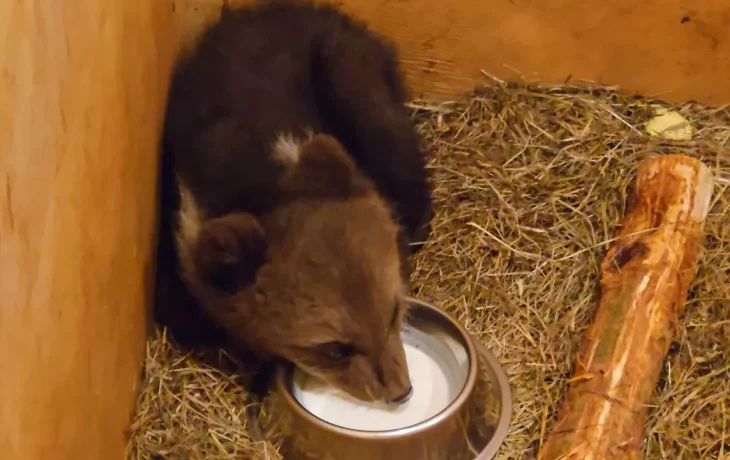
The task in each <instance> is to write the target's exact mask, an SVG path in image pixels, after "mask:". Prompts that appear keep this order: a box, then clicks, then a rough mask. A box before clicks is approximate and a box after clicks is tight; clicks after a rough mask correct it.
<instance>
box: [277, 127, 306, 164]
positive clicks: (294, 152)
mask: <svg viewBox="0 0 730 460" xmlns="http://www.w3.org/2000/svg"><path fill="white" fill-rule="evenodd" d="M312 137H314V132H313V131H312V130H310V129H307V130H305V137H304V139H298V138H296V137H294V135H292V134H291V133H281V134H279V135H278V136H277V138H276V140H275V141H274V143H273V146H272V155H273V157H274V159H275V160H276V161H278V162H279V163H282V164H284V165H295V164H297V163H298V162H299V157H300V156H301V145H302V143H304V142H306V141H308V140H309V139H311V138H312Z"/></svg>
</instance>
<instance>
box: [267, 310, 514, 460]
mask: <svg viewBox="0 0 730 460" xmlns="http://www.w3.org/2000/svg"><path fill="white" fill-rule="evenodd" d="M409 302H410V303H411V309H410V312H409V320H408V326H407V327H408V328H413V329H415V330H417V331H420V333H422V334H423V333H425V334H428V335H432V336H435V335H436V334H434V333H435V332H438V333H441V334H443V333H445V334H447V335H448V336H449V337H451V338H452V339H455V340H456V341H457V342H458V343H460V344H461V346H462V347H463V349H464V350H466V353H467V356H468V365H467V366H468V371H467V374H466V380H465V383H464V385H463V388H462V389H461V391H460V392H459V393H458V394H457V396H456V397H455V399H454V400H453V401H452V402H451V404H450V405H449V406H448V407H447V408H446V409H444V410H443V411H441V412H440V413H438V414H436V415H435V416H433V417H431V418H429V419H426V420H423V421H422V422H420V423H418V424H416V425H412V426H408V427H405V428H400V429H395V430H389V431H359V430H353V429H347V428H343V427H340V426H336V425H333V424H331V423H328V422H327V421H324V420H322V419H320V418H318V417H316V416H314V415H312V414H311V413H310V412H308V411H307V410H306V409H305V408H304V407H303V406H302V405H301V404H300V403H299V401H298V400H297V398H296V397H295V395H294V385H293V375H294V370H293V368H292V366H282V367H281V368H280V369H279V370H278V373H277V377H276V389H277V392H276V393H277V395H276V397H275V398H274V399H275V402H274V405H273V406H272V407H270V409H269V410H268V411H267V412H268V413H269V414H270V415H269V418H270V419H271V421H272V423H273V425H272V423H269V424H268V428H269V431H271V430H274V431H277V432H278V433H281V434H279V436H277V437H278V438H280V441H281V452H282V454H283V455H284V458H286V459H287V460H289V459H317V460H380V459H391V458H392V459H399V460H403V459H407V460H410V459H412V460H430V459H433V460H475V459H476V460H488V459H491V458H493V457H494V456H495V455H496V453H497V451H498V449H499V447H500V445H501V444H502V442H503V441H504V438H505V437H506V436H507V431H508V428H509V424H510V421H511V416H512V395H511V391H510V387H509V382H508V381H507V377H506V375H505V373H504V371H503V370H502V368H501V367H500V365H499V363H498V362H497V360H496V358H495V357H494V355H492V354H491V353H490V352H489V351H488V350H487V349H486V348H484V346H482V345H481V344H480V343H478V342H477V341H475V340H473V339H472V337H471V336H470V335H469V334H468V332H467V331H466V330H465V329H464V327H463V326H461V324H459V322H458V321H457V320H456V319H454V318H453V317H452V316H451V315H449V314H447V313H445V312H443V311H441V310H440V309H438V308H436V307H434V306H432V305H429V304H427V303H424V302H422V301H419V300H416V299H409ZM274 425H275V426H274Z"/></svg>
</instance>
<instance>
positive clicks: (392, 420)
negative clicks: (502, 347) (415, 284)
mask: <svg viewBox="0 0 730 460" xmlns="http://www.w3.org/2000/svg"><path fill="white" fill-rule="evenodd" d="M414 332H415V331H414ZM418 332H420V331H418ZM419 335H422V334H419ZM404 339H406V340H405V343H404V345H405V351H406V361H407V363H408V369H409V372H410V377H411V384H412V385H413V395H412V396H411V399H410V400H408V401H407V402H405V403H403V404H400V405H396V406H390V405H387V404H385V403H384V402H375V403H367V402H363V401H359V400H357V399H355V398H353V397H351V396H349V395H348V394H346V393H344V392H343V391H341V390H338V389H335V388H333V387H331V386H329V385H327V384H326V383H324V382H322V381H321V380H319V379H315V378H313V377H309V376H306V375H305V374H304V373H302V372H300V371H297V374H298V375H296V376H295V379H294V381H295V382H296V383H295V385H294V388H293V393H294V397H295V398H296V399H297V400H298V401H299V403H300V404H301V405H302V406H303V407H304V408H305V409H307V410H308V411H309V412H311V413H312V414H313V415H315V416H316V417H319V418H320V419H322V420H325V421H327V422H329V423H332V424H333V425H339V426H341V427H344V428H349V429H353V430H361V431H386V430H395V429H398V428H405V427H408V426H411V425H415V424H417V423H419V422H422V421H424V420H426V419H428V418H430V417H433V416H434V415H436V414H438V413H439V412H441V411H442V410H444V409H445V408H446V407H448V405H449V404H450V403H451V401H453V400H454V398H456V396H457V395H458V394H459V392H460V391H461V389H462V388H463V386H464V382H465V381H466V367H468V358H467V357H466V355H465V351H464V350H463V349H459V348H461V347H460V345H459V344H454V343H448V344H447V343H443V342H441V343H440V344H439V346H436V347H433V346H428V343H427V342H428V341H426V342H425V343H424V342H422V341H415V340H408V339H407V337H404ZM419 342H420V343H419ZM444 345H446V346H444ZM454 345H456V346H457V348H454Z"/></svg>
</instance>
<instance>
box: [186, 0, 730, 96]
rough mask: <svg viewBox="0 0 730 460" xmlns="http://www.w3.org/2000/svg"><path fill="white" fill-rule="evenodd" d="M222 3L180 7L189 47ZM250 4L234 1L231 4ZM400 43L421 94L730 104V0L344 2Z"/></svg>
mask: <svg viewBox="0 0 730 460" xmlns="http://www.w3.org/2000/svg"><path fill="white" fill-rule="evenodd" d="M221 1H222V0H177V4H178V7H179V8H178V12H179V14H180V16H181V19H182V24H183V30H184V34H185V35H184V36H185V42H186V43H190V42H191V41H192V40H193V37H194V36H195V35H196V34H198V33H199V32H200V30H201V26H203V25H204V24H205V23H206V22H208V21H210V20H214V19H215V17H216V16H217V14H218V10H219V6H220V4H221ZM240 3H250V1H249V0H244V1H241V0H231V4H240ZM335 3H336V4H339V5H340V6H342V8H343V9H344V10H346V11H348V12H351V13H353V14H354V15H356V16H357V17H359V18H361V19H363V20H365V21H366V22H367V23H368V24H369V25H370V26H371V27H373V28H374V29H375V30H377V31H379V32H381V33H383V34H384V35H385V36H387V37H388V38H390V39H392V40H393V41H394V42H395V43H396V44H397V45H398V47H399V49H400V50H401V55H402V61H403V64H404V70H405V73H406V75H407V79H408V82H409V84H410V86H411V88H412V90H413V93H414V95H415V96H419V97H429V98H436V99H443V98H453V97H456V96H459V95H461V94H462V93H465V92H469V91H471V90H472V89H473V88H474V86H475V85H477V84H482V83H485V82H486V81H487V79H485V78H484V76H483V74H482V73H481V70H485V71H487V72H489V73H490V74H492V75H495V76H498V77H500V78H505V79H513V80H514V79H524V80H525V81H530V82H543V83H562V82H565V81H566V80H568V79H570V80H572V81H577V80H591V81H595V82H599V83H603V84H608V85H619V86H621V87H622V88H623V89H624V90H625V91H626V92H629V93H636V92H638V93H642V94H644V95H648V96H656V97H660V98H662V99H666V100H670V101H686V100H696V101H699V102H701V103H705V104H709V105H722V104H727V103H730V34H728V33H727V30H728V28H729V27H730V2H727V1H726V0H697V1H695V2H686V1H683V0H646V1H642V2H636V1H634V0H614V1H611V2H606V1H602V0H543V1H535V0H489V1H472V0H449V1H444V0H340V1H336V2H335Z"/></svg>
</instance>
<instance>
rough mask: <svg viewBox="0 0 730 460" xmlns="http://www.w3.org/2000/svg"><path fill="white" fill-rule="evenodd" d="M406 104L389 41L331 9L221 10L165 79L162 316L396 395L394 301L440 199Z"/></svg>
mask: <svg viewBox="0 0 730 460" xmlns="http://www.w3.org/2000/svg"><path fill="white" fill-rule="evenodd" d="M405 98H406V95H405V92H404V88H403V84H402V81H401V77H400V75H399V72H398V68H397V64H396V57H395V55H394V51H393V50H392V49H391V48H390V47H389V46H388V45H386V44H385V43H384V42H383V41H382V40H381V39H380V38H378V37H376V36H375V35H374V34H373V33H372V32H370V31H368V30H367V29H366V27H365V26H364V25H362V24H361V23H358V22H356V21H354V20H352V19H350V18H349V17H347V16H345V15H343V14H342V13H340V12H338V11H337V10H336V9H334V8H332V7H327V6H313V5H310V4H307V3H292V2H281V1H275V2H268V3H265V4H259V5H256V6H252V7H246V8H242V9H236V10H228V9H226V10H224V12H223V14H222V17H221V20H220V21H219V22H218V23H217V24H215V25H213V26H212V27H211V28H210V29H209V30H208V31H207V32H206V33H205V34H204V36H203V37H202V39H201V41H200V42H199V44H198V45H197V47H196V49H195V50H194V51H193V52H192V53H191V54H190V55H189V56H186V57H185V58H184V59H183V60H182V62H181V63H180V64H179V66H178V68H177V69H176V72H175V75H174V78H173V82H172V86H171V90H170V96H169V103H168V110H167V117H166V122H165V133H164V146H163V150H164V152H163V165H162V173H163V177H162V207H161V211H162V224H161V225H162V228H161V236H160V238H161V240H160V246H159V262H158V270H159V274H158V286H157V291H158V299H157V310H156V313H157V320H158V322H159V323H160V324H162V325H164V326H167V328H168V329H169V331H170V333H171V334H172V336H173V337H174V338H176V339H177V340H178V341H179V342H181V343H184V344H192V345H196V344H197V345H221V344H225V345H227V346H230V347H233V349H234V350H248V351H250V352H253V353H255V354H256V355H258V356H262V357H266V358H267V359H274V360H286V361H289V362H292V363H294V364H296V365H297V366H299V367H300V368H302V369H303V370H305V371H306V372H308V373H310V374H312V375H316V376H318V377H321V378H322V379H324V380H326V381H328V382H329V383H331V384H333V385H335V386H337V387H339V388H341V389H342V390H344V391H346V392H348V393H349V394H351V395H352V396H354V397H356V398H359V399H362V400H386V401H391V402H393V401H399V400H402V399H403V398H404V397H406V395H408V394H409V392H410V390H411V383H410V380H409V375H408V369H407V366H406V362H405V354H404V349H403V343H402V341H401V338H400V335H399V331H400V329H401V325H402V318H403V314H404V309H405V307H406V306H405V305H404V302H403V301H402V300H401V299H402V296H403V295H404V294H407V291H408V278H409V275H410V264H409V259H410V257H411V254H412V252H413V250H414V249H412V248H413V247H416V246H414V245H415V244H417V243H419V242H422V241H423V240H424V239H425V238H426V237H427V236H428V235H429V232H430V226H429V221H430V218H431V215H432V202H431V198H430V188H429V179H428V175H427V171H426V167H425V158H424V155H423V153H422V152H421V150H420V148H419V138H418V136H417V133H416V132H415V129H414V126H413V124H412V121H411V120H410V117H409V114H408V112H407V111H406V109H405V107H404V105H403V104H404V102H405ZM409 247H410V248H411V249H409Z"/></svg>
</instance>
